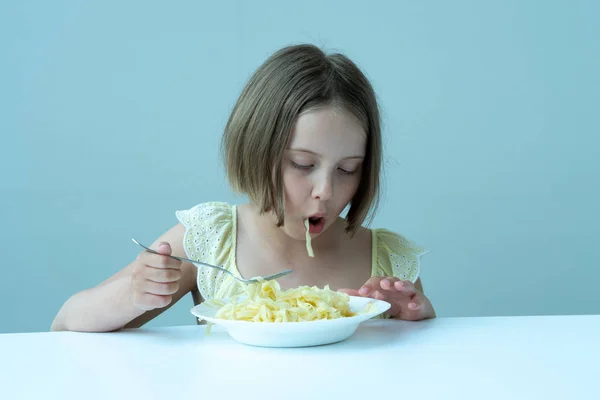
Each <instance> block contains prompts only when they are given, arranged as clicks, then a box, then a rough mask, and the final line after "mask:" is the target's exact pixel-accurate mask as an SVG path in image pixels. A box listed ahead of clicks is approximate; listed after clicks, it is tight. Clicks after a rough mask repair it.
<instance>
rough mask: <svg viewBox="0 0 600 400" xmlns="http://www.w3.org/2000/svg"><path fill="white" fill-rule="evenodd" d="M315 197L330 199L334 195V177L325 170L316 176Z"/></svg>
mask: <svg viewBox="0 0 600 400" xmlns="http://www.w3.org/2000/svg"><path fill="white" fill-rule="evenodd" d="M315 178H316V179H315V182H314V185H313V197H314V198H315V199H318V200H329V199H331V197H333V179H332V177H331V176H330V175H329V174H327V173H326V172H323V173H321V174H319V175H318V176H316V177H315Z"/></svg>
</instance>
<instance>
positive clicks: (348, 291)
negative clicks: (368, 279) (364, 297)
mask: <svg viewBox="0 0 600 400" xmlns="http://www.w3.org/2000/svg"><path fill="white" fill-rule="evenodd" d="M338 292H342V293H346V294H347V295H349V296H359V293H358V290H356V289H346V288H344V289H338Z"/></svg>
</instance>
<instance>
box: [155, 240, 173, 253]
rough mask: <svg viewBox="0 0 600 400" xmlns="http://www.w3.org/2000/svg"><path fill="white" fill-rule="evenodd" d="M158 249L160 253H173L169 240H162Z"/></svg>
mask: <svg viewBox="0 0 600 400" xmlns="http://www.w3.org/2000/svg"><path fill="white" fill-rule="evenodd" d="M156 251H158V252H159V253H160V254H165V255H171V245H170V244H169V243H167V242H160V243H159V244H158V248H157V249H156Z"/></svg>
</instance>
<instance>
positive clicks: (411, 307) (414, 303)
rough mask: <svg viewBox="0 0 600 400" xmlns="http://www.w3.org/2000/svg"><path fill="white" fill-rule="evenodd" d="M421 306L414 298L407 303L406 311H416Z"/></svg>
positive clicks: (416, 298)
mask: <svg viewBox="0 0 600 400" xmlns="http://www.w3.org/2000/svg"><path fill="white" fill-rule="evenodd" d="M422 305H423V303H422V302H421V301H420V300H419V298H418V297H417V296H415V297H414V298H413V299H412V300H411V301H409V302H408V309H409V310H411V311H417V310H418V309H419V308H421V306H422Z"/></svg>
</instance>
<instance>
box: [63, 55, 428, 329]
mask: <svg viewBox="0 0 600 400" xmlns="http://www.w3.org/2000/svg"><path fill="white" fill-rule="evenodd" d="M222 145H223V146H222V148H223V153H224V158H225V164H226V168H227V175H228V178H229V181H230V183H231V185H232V187H233V189H234V190H236V191H237V192H239V193H244V194H246V195H247V196H248V198H249V200H250V201H249V204H244V205H240V206H236V205H230V204H226V203H221V202H213V203H204V204H199V205H197V206H195V207H193V208H191V209H189V210H185V211H178V212H177V213H176V215H177V218H178V220H179V223H178V224H176V225H175V226H174V227H172V228H171V229H170V230H168V231H167V232H165V233H164V234H163V235H162V236H161V237H159V238H158V239H157V240H156V241H155V242H154V243H153V244H152V246H151V247H152V248H153V249H155V250H157V251H158V252H159V253H161V255H157V254H152V253H150V252H147V251H142V252H141V253H140V254H139V255H138V257H137V259H135V260H133V262H131V263H130V264H129V265H127V266H126V267H125V268H124V269H123V270H121V271H119V272H118V273H116V274H115V275H114V276H112V277H110V278H108V279H107V280H106V281H104V282H102V283H100V284H99V285H98V286H96V287H93V288H90V289H87V290H84V291H82V292H79V293H77V294H75V295H74V296H72V297H71V298H70V299H68V301H67V302H66V303H65V304H64V305H63V307H62V308H61V309H60V311H59V313H58V315H57V316H56V318H55V320H54V322H53V324H52V330H74V331H113V330H119V329H122V328H132V327H139V326H142V325H143V324H145V323H146V322H148V321H150V320H152V319H153V318H154V317H156V316H157V315H159V314H161V313H162V312H163V311H165V310H166V309H168V308H169V307H170V306H172V305H173V304H174V303H175V302H177V301H178V300H179V299H181V298H182V297H183V296H184V295H186V294H187V293H191V294H192V297H193V299H194V302H195V303H196V304H198V303H199V302H202V301H204V300H209V299H218V298H225V297H230V296H232V295H235V294H239V292H240V290H242V288H241V287H240V285H239V284H238V283H236V281H235V280H234V279H233V278H232V277H230V276H228V275H227V274H224V273H222V272H220V271H218V270H215V269H212V268H204V267H200V268H196V267H195V266H194V265H193V264H190V263H182V262H179V261H177V260H175V259H172V258H170V257H167V256H165V255H169V254H172V255H176V256H181V257H186V258H190V259H194V260H199V261H203V262H207V263H210V264H213V265H218V266H223V267H224V268H226V269H228V270H229V271H231V272H233V273H234V274H236V275H238V276H240V275H241V276H244V277H252V276H265V275H269V274H272V273H276V272H280V271H282V270H284V269H288V268H290V269H292V270H293V272H292V273H291V274H288V275H286V276H284V277H282V278H279V279H278V283H279V284H280V286H281V289H288V288H292V287H297V286H301V285H309V286H313V285H316V286H318V287H321V288H322V287H324V286H325V285H329V286H330V288H331V289H333V290H339V291H343V292H346V293H348V294H351V295H358V296H368V297H372V298H376V299H382V300H386V301H388V302H390V303H391V304H392V307H391V308H390V309H389V310H388V312H387V316H388V317H390V318H399V319H406V320H413V321H414V320H421V319H425V318H432V317H435V312H434V310H433V307H432V305H431V303H430V301H429V300H428V299H427V297H425V295H424V294H423V290H422V286H421V282H420V280H419V277H418V274H419V258H420V256H421V255H422V254H423V249H422V248H420V247H419V246H417V245H415V244H413V243H412V242H410V241H409V240H407V239H406V238H404V237H403V236H401V235H399V234H397V233H393V232H391V231H388V230H385V229H367V228H364V227H363V226H362V225H363V223H364V221H365V219H366V218H367V217H368V216H369V215H371V216H372V211H373V210H374V209H375V207H376V205H377V199H378V195H379V175H380V167H381V159H382V154H381V153H382V145H381V131H380V120H379V112H378V105H377V101H376V97H375V94H374V92H373V89H372V87H371V85H370V83H369V81H368V80H367V78H366V77H365V76H364V75H363V74H362V72H361V71H360V70H359V68H358V67H357V66H356V65H355V64H354V63H353V62H352V61H350V60H349V59H348V58H346V57H345V56H343V55H341V54H333V55H327V54H325V53H324V52H323V51H321V50H320V49H318V48H316V47H314V46H312V45H298V46H290V47H286V48H283V49H281V50H279V51H278V52H276V53H274V54H273V55H272V56H271V57H270V58H269V59H267V60H266V61H265V63H264V64H263V65H262V66H260V67H259V68H258V69H257V70H256V71H255V73H254V74H253V76H252V77H251V78H250V80H249V82H248V83H247V84H246V86H245V88H244V90H243V91H242V93H241V95H240V97H239V99H238V101H237V103H236V105H235V107H234V109H233V111H232V113H231V116H230V118H229V121H228V122H227V125H226V128H225V133H224V136H223V142H222ZM346 207H348V211H347V214H346V215H345V217H341V216H340V215H341V214H342V212H343V211H344V210H345V209H346ZM307 220H308V221H309V223H308V230H309V232H310V236H311V242H312V248H313V251H314V257H311V256H310V255H309V254H308V252H307V247H306V242H305V240H306V239H305V237H306V236H305V235H306V229H307V228H306V225H305V221H307Z"/></svg>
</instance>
